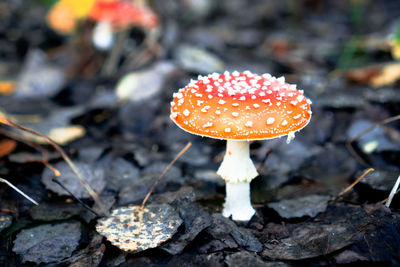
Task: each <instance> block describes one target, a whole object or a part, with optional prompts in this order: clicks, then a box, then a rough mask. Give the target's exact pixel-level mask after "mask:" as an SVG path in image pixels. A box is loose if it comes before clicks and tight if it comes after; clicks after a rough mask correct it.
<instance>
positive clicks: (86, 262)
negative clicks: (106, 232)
mask: <svg viewBox="0 0 400 267" xmlns="http://www.w3.org/2000/svg"><path fill="white" fill-rule="evenodd" d="M102 240H103V237H102V236H101V235H99V234H94V236H93V238H92V240H91V241H90V243H89V245H88V246H87V247H86V248H85V249H83V250H82V251H79V252H78V253H76V255H74V256H72V257H71V259H70V262H71V264H70V265H69V267H81V266H91V267H97V266H98V265H99V264H100V262H101V259H102V258H103V255H104V252H105V250H106V246H105V245H104V244H102Z"/></svg>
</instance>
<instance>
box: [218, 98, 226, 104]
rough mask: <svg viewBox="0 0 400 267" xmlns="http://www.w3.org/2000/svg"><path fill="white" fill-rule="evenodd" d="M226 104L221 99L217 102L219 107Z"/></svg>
mask: <svg viewBox="0 0 400 267" xmlns="http://www.w3.org/2000/svg"><path fill="white" fill-rule="evenodd" d="M225 103H226V101H225V100H222V99H220V100H219V101H218V104H220V105H223V104H225Z"/></svg>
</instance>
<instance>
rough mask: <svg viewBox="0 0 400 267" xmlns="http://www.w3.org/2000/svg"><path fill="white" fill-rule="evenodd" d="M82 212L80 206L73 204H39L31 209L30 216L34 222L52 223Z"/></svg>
mask: <svg viewBox="0 0 400 267" xmlns="http://www.w3.org/2000/svg"><path fill="white" fill-rule="evenodd" d="M84 210H85V209H84V208H83V207H82V206H80V205H78V204H74V203H40V205H38V206H33V207H32V208H31V210H30V214H31V216H32V218H33V219H34V220H40V221H53V220H65V219H69V218H71V217H73V216H76V215H79V214H80V213H82V212H83V211H84Z"/></svg>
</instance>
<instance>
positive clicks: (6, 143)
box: [0, 139, 17, 158]
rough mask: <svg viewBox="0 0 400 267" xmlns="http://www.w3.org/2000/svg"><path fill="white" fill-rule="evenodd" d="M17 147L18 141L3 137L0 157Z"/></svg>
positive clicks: (0, 144) (0, 142) (0, 145)
mask: <svg viewBox="0 0 400 267" xmlns="http://www.w3.org/2000/svg"><path fill="white" fill-rule="evenodd" d="M16 147H17V142H15V141H14V140H11V139H3V140H1V141H0V158H2V157H4V156H7V155H8V154H10V153H11V152H13V151H14V149H15V148H16Z"/></svg>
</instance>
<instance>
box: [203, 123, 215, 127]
mask: <svg viewBox="0 0 400 267" xmlns="http://www.w3.org/2000/svg"><path fill="white" fill-rule="evenodd" d="M212 125H213V124H212V123H211V122H207V123H206V124H204V125H203V127H204V128H209V127H211V126H212Z"/></svg>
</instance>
